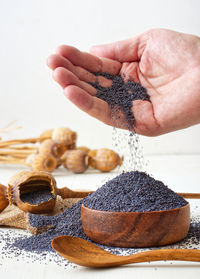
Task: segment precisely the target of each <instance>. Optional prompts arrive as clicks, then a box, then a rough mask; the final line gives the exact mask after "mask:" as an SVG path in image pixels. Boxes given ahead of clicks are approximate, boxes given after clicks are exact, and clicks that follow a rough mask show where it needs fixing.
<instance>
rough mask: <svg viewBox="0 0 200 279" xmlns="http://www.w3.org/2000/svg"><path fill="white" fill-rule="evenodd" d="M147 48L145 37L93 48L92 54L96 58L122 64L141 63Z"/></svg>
mask: <svg viewBox="0 0 200 279" xmlns="http://www.w3.org/2000/svg"><path fill="white" fill-rule="evenodd" d="M144 47H145V36H138V37H135V38H131V39H127V40H123V41H118V42H114V43H111V44H105V45H99V46H93V47H92V48H91V49H90V52H91V53H92V54H94V55H96V56H100V57H106V58H110V59H113V60H117V61H120V62H132V61H139V60H140V58H141V55H142V52H143V50H144Z"/></svg>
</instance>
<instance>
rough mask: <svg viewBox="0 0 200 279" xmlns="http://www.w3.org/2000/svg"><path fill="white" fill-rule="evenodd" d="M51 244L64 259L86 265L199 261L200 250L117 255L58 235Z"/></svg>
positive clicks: (72, 238) (78, 239) (160, 250)
mask: <svg viewBox="0 0 200 279" xmlns="http://www.w3.org/2000/svg"><path fill="white" fill-rule="evenodd" d="M51 245H52V247H53V249H54V250H55V251H56V252H58V254H60V255H61V256H62V257H64V258H65V259H67V260H69V261H70V262H73V263H75V264H78V265H82V266H87V267H111V266H119V265H124V264H131V263H142V262H153V261H193V262H200V250H195V249H159V250H151V251H146V252H141V253H137V254H133V255H130V256H117V255H113V254H111V253H109V252H107V251H105V250H103V249H101V248H100V247H99V246H97V245H95V244H93V243H91V242H89V241H86V240H83V239H81V238H78V237H73V236H58V237H56V238H54V240H53V241H52V243H51Z"/></svg>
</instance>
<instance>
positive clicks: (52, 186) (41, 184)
mask: <svg viewBox="0 0 200 279" xmlns="http://www.w3.org/2000/svg"><path fill="white" fill-rule="evenodd" d="M42 190H49V192H50V193H51V194H52V195H51V196H52V197H51V198H50V199H49V200H48V201H44V202H40V203H39V204H31V203H28V202H23V201H22V200H21V197H22V195H24V194H27V193H33V192H36V191H42ZM8 200H9V203H10V204H15V205H17V206H18V207H19V208H20V209H21V210H23V211H25V212H31V213H35V214H38V213H39V214H41V213H48V212H50V211H52V210H53V208H54V206H55V203H56V181H55V179H54V177H53V176H52V175H51V174H49V173H47V172H43V171H22V172H19V173H17V174H15V175H14V176H12V177H11V179H10V181H9V183H8Z"/></svg>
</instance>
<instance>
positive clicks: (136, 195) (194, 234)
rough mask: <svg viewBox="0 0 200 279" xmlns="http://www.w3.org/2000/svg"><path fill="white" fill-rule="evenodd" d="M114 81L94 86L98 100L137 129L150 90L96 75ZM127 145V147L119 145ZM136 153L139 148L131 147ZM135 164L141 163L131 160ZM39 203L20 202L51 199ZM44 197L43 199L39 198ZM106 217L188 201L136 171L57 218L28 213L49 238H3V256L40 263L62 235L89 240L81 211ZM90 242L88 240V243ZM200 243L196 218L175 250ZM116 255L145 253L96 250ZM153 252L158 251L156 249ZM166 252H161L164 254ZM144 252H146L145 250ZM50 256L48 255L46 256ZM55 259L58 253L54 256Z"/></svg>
mask: <svg viewBox="0 0 200 279" xmlns="http://www.w3.org/2000/svg"><path fill="white" fill-rule="evenodd" d="M96 75H99V76H104V77H106V78H108V79H111V80H112V82H113V83H112V86H111V87H108V88H104V87H102V86H100V85H99V84H98V83H95V84H92V85H93V86H94V87H95V88H96V89H97V94H96V97H97V98H100V99H102V100H104V101H106V102H107V103H108V104H109V105H110V107H111V109H113V110H114V111H115V112H117V110H119V111H122V112H123V113H124V115H125V118H126V121H127V128H129V127H131V126H132V127H133V126H134V123H135V122H134V116H133V113H132V105H133V104H132V102H133V101H134V100H138V99H141V100H146V101H150V100H149V96H148V95H147V92H146V89H145V88H143V87H142V86H141V85H139V84H138V83H136V82H133V81H129V82H127V83H124V81H123V79H122V78H121V77H120V76H119V75H117V76H111V75H109V74H107V73H98V74H96ZM134 135H135V134H134V133H132V132H130V138H131V139H130V143H131V142H132V143H134V140H133V138H134ZM121 144H123V142H121ZM132 148H136V147H134V146H132ZM133 159H134V160H136V159H138V158H137V157H136V158H133ZM43 194H44V196H43V195H42V196H41V197H38V193H35V194H34V195H31V194H30V195H27V196H24V197H21V199H22V200H23V201H25V202H29V203H32V204H38V203H40V202H41V200H40V199H42V201H46V197H47V200H48V199H49V198H52V197H51V196H49V193H46V197H45V193H43ZM39 196H40V195H39ZM82 204H84V205H85V206H87V207H89V208H93V209H97V210H104V211H124V212H130V211H132V212H145V211H160V210H167V209H173V208H179V207H182V206H185V205H186V204H187V201H186V200H184V199H183V198H182V197H181V196H179V195H177V194H176V193H175V192H173V191H172V190H170V189H169V188H168V187H167V186H166V185H164V184H163V183H162V182H161V181H158V180H155V179H154V178H153V177H151V176H150V175H148V174H147V173H145V172H142V171H138V170H134V171H128V172H122V173H121V174H120V175H118V176H117V177H115V178H113V179H111V180H109V181H107V182H106V183H105V184H104V185H103V186H102V187H101V188H99V189H98V190H97V191H96V192H94V193H93V194H90V195H89V196H87V197H85V198H83V199H82V200H80V201H78V202H77V203H76V204H75V205H73V206H72V207H70V208H68V209H66V210H65V211H64V212H62V213H60V214H58V215H56V216H46V215H39V214H31V213H28V214H27V215H28V222H29V224H30V225H31V226H32V227H35V228H38V229H42V228H48V230H47V231H46V232H43V233H41V234H37V235H31V236H29V237H24V236H19V237H15V238H14V240H12V241H11V240H10V239H9V236H8V235H6V234H5V235H3V234H2V233H1V232H0V236H1V238H2V239H3V240H4V241H6V247H4V249H3V252H2V253H3V254H4V255H5V254H6V253H8V254H9V253H10V254H14V255H15V256H18V255H19V254H20V253H21V251H27V252H31V253H32V254H35V255H36V254H37V255H38V254H39V255H41V261H42V259H44V258H45V257H47V254H48V253H53V252H54V251H53V249H52V248H51V241H52V240H53V239H54V238H55V237H57V236H60V235H71V236H76V237H81V238H83V239H86V240H89V239H88V238H87V236H86V235H85V233H84V232H83V229H82V223H81V205H82ZM89 241H90V240H89ZM199 241H200V218H193V219H192V220H191V226H190V230H189V233H188V235H187V237H186V238H185V239H184V240H182V241H180V242H179V243H176V244H175V245H176V246H174V245H173V246H168V247H169V248H170V247H172V248H173V247H176V248H179V247H180V248H184V247H185V248H191V247H193V246H194V245H198V244H199ZM97 245H99V246H101V247H103V248H105V249H107V250H108V251H110V252H111V253H114V254H123V253H125V254H127V255H128V254H132V253H136V252H140V251H141V249H127V248H116V247H108V246H103V245H100V244H97ZM152 249H154V248H152ZM161 249H162V248H161ZM142 250H145V249H142ZM47 252H48V253H47ZM54 253H55V252H54Z"/></svg>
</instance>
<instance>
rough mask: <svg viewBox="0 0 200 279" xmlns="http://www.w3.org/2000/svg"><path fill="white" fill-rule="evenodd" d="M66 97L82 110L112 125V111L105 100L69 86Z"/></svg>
mask: <svg viewBox="0 0 200 279" xmlns="http://www.w3.org/2000/svg"><path fill="white" fill-rule="evenodd" d="M64 95H65V96H66V97H67V98H68V99H69V100H70V101H71V102H72V103H73V104H75V105H76V106H77V107H78V108H80V109H81V110H83V111H85V112H87V113H88V114H90V115H91V116H92V117H95V118H97V119H99V120H100V121H103V122H104V123H106V124H108V125H110V118H111V110H110V107H109V105H108V104H107V103H106V102H104V101H103V100H101V99H98V98H96V97H93V96H91V95H89V94H87V92H86V91H85V90H83V89H81V88H79V87H77V86H74V85H70V86H67V87H66V88H65V89H64Z"/></svg>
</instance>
